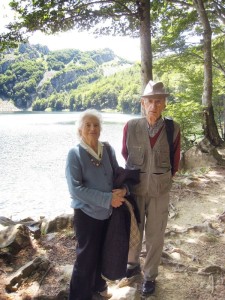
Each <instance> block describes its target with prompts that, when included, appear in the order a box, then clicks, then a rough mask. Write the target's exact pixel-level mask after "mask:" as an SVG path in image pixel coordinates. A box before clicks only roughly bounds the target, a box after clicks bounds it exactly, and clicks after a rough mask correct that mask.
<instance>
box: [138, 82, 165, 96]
mask: <svg viewBox="0 0 225 300" xmlns="http://www.w3.org/2000/svg"><path fill="white" fill-rule="evenodd" d="M168 95H169V93H166V91H165V88H164V85H163V83H162V82H154V81H152V80H150V81H149V82H148V84H147V85H146V87H145V89H144V92H143V95H142V97H151V96H163V97H166V96H168Z"/></svg>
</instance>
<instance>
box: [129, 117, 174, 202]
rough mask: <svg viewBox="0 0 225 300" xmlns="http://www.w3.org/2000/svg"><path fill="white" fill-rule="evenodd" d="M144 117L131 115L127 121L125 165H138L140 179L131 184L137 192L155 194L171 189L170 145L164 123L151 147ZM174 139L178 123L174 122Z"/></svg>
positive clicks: (134, 167) (130, 167) (133, 166)
mask: <svg viewBox="0 0 225 300" xmlns="http://www.w3.org/2000/svg"><path fill="white" fill-rule="evenodd" d="M147 126H148V124H147V120H146V118H139V119H133V120H130V121H129V122H128V130H127V139H126V146H127V149H128V158H127V161H126V168H128V169H140V171H141V173H140V179H141V180H140V183H139V184H138V185H136V186H133V188H132V189H133V192H134V193H135V194H138V195H142V196H143V195H146V194H150V195H151V196H154V197H158V196H159V195H162V194H164V193H167V192H169V191H170V189H171V185H172V174H171V164H170V149H169V144H168V140H167V134H166V129H165V125H164V127H163V128H162V130H161V132H160V135H159V136H158V138H157V141H156V143H155V145H154V147H153V148H152V147H151V145H150V139H149V134H148V127H147ZM174 129H175V130H174V139H175V138H176V136H177V133H178V131H179V127H178V125H177V124H176V123H174Z"/></svg>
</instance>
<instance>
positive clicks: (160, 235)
mask: <svg viewBox="0 0 225 300" xmlns="http://www.w3.org/2000/svg"><path fill="white" fill-rule="evenodd" d="M136 201H137V205H138V208H139V212H140V218H141V223H140V224H139V230H140V234H141V242H140V244H139V245H138V246H137V247H136V248H132V249H131V250H130V251H129V255H128V266H129V265H130V267H131V266H132V267H135V266H136V265H138V264H140V253H141V250H142V241H143V236H144V235H145V242H146V258H145V263H144V267H143V272H144V278H145V280H154V279H155V278H156V277H157V275H158V267H159V264H160V258H161V254H162V250H163V244H164V234H165V230H166V225H167V220H168V206H169V193H165V194H163V195H160V196H159V197H157V198H155V197H150V196H136Z"/></svg>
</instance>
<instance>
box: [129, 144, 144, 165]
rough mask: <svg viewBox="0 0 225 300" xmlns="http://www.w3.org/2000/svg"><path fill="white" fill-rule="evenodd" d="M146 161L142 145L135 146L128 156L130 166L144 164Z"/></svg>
mask: <svg viewBox="0 0 225 300" xmlns="http://www.w3.org/2000/svg"><path fill="white" fill-rule="evenodd" d="M143 162H144V149H143V148H142V147H141V146H133V147H132V148H131V149H130V151H129V155H128V158H127V165H128V166H129V167H135V166H142V165H143Z"/></svg>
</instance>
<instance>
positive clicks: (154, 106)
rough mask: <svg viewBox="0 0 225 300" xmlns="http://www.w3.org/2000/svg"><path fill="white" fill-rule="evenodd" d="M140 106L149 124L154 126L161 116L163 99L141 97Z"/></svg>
mask: <svg viewBox="0 0 225 300" xmlns="http://www.w3.org/2000/svg"><path fill="white" fill-rule="evenodd" d="M141 105H142V107H143V109H144V111H145V115H146V118H147V120H148V122H149V123H150V124H154V123H155V122H156V121H157V120H158V119H159V118H160V116H161V113H162V111H163V110H164V109H165V107H166V98H165V97H158V96H155V97H152V96H151V97H142V99H141Z"/></svg>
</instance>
